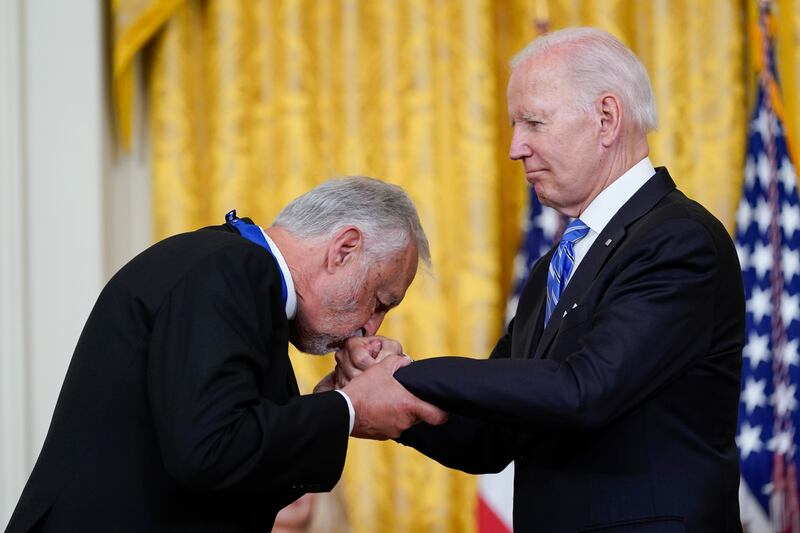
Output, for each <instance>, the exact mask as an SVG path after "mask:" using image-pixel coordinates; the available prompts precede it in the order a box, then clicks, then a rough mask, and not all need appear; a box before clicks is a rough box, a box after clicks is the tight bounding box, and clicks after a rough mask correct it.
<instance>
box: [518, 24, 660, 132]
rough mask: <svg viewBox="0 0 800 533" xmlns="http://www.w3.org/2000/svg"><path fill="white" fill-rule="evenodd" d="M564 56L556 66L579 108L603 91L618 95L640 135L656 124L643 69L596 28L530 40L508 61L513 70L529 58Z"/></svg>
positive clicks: (619, 44) (624, 48) (588, 106)
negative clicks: (552, 55) (557, 54)
mask: <svg viewBox="0 0 800 533" xmlns="http://www.w3.org/2000/svg"><path fill="white" fill-rule="evenodd" d="M547 52H558V53H563V54H564V59H563V60H562V61H561V63H560V65H561V66H562V67H563V68H564V71H565V72H566V73H567V76H569V77H570V81H571V82H572V87H573V88H574V90H575V98H576V99H577V103H578V105H579V106H580V107H582V108H584V109H586V110H588V109H591V106H592V105H593V102H594V100H595V99H596V98H597V97H598V96H600V95H601V94H602V93H604V92H610V93H612V94H614V95H616V96H618V97H619V98H620V99H621V100H622V103H623V105H624V106H625V107H626V108H627V109H628V110H629V111H630V112H631V114H632V116H633V120H634V123H635V124H636V125H637V126H639V128H641V130H642V131H643V132H644V133H647V132H649V131H652V130H654V129H655V128H656V126H657V125H658V117H657V115H656V104H655V98H654V96H653V88H652V86H651V85H650V77H649V76H648V75H647V70H646V69H645V68H644V65H642V62H641V61H639V58H638V57H636V55H635V54H634V53H633V52H632V51H631V49H630V48H628V47H627V46H625V45H624V44H622V42H620V41H619V39H617V38H616V37H614V36H613V35H611V34H610V33H607V32H605V31H603V30H598V29H596V28H580V27H579V28H566V29H563V30H559V31H555V32H553V33H548V34H546V35H543V36H541V37H539V38H537V39H536V40H534V41H532V42H531V43H530V44H529V45H528V46H526V47H525V48H524V49H523V50H522V51H520V52H519V53H518V54H517V55H516V56H514V58H513V59H512V60H511V69H512V70H514V69H516V68H517V67H518V66H519V65H520V64H521V63H522V62H524V61H525V60H526V59H528V58H529V57H532V56H535V55H540V54H544V53H547Z"/></svg>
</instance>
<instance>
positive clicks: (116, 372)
mask: <svg viewBox="0 0 800 533" xmlns="http://www.w3.org/2000/svg"><path fill="white" fill-rule="evenodd" d="M213 229H217V230H220V229H221V230H227V231H213ZM288 332H289V323H288V321H287V318H286V313H285V310H284V306H283V301H282V298H281V281H280V274H279V269H278V266H277V264H276V262H275V260H274V259H273V258H272V257H271V256H270V255H269V253H268V252H267V251H266V250H264V249H263V248H261V247H260V246H258V245H256V244H253V243H251V242H250V241H248V240H246V239H244V238H242V237H241V236H240V235H239V234H238V232H236V230H235V229H233V228H232V227H230V226H227V225H226V226H222V227H217V228H206V229H204V230H200V231H196V232H192V233H187V234H182V235H177V236H175V237H171V238H169V239H166V240H165V241H162V242H160V243H158V244H156V245H154V246H153V247H151V248H150V249H149V250H146V251H145V252H143V253H142V254H140V255H139V256H137V257H136V258H134V259H133V260H132V261H131V262H130V263H128V264H127V265H126V266H125V267H124V268H122V269H121V270H120V272H118V273H117V274H116V275H115V276H114V277H113V278H112V279H111V281H109V283H108V285H107V286H106V287H105V288H104V290H103V291H102V293H101V295H100V297H99V298H98V300H97V303H96V304H95V307H94V309H93V311H92V313H91V315H90V317H89V319H88V321H87V323H86V326H85V328H84V330H83V333H82V334H81V337H80V340H79V342H78V345H77V348H76V350H75V353H74V355H73V358H72V362H71V363H70V367H69V371H68V373H67V376H66V379H65V382H64V385H63V388H62V390H61V394H60V396H59V399H58V403H57V406H56V409H55V413H54V415H53V419H52V423H51V425H50V430H49V432H48V434H47V438H46V440H45V444H44V447H43V449H42V452H41V454H40V456H39V459H38V461H37V463H36V466H35V468H34V470H33V473H32V474H31V477H30V479H29V480H28V483H27V485H26V487H25V489H24V491H23V494H22V496H21V498H20V501H19V503H18V504H17V508H16V510H15V512H14V514H13V516H12V518H11V521H10V523H9V526H8V529H7V531H8V532H13V533H16V532H21V531H28V530H33V531H58V532H66V531H80V532H92V531H103V532H107V531H115V532H119V531H136V532H141V531H148V532H153V531H209V532H210V531H214V532H220V531H236V532H238V531H253V532H256V531H257V532H259V533H264V532H266V531H269V530H270V528H271V525H272V523H273V521H274V517H275V514H276V513H277V511H278V510H279V509H280V508H281V507H283V506H285V505H287V504H288V503H290V502H291V501H293V500H294V499H296V498H297V497H299V496H300V495H302V494H303V493H305V492H319V491H327V490H330V489H331V488H332V487H333V486H334V485H335V483H336V481H337V480H338V479H339V476H340V475H341V471H342V467H343V464H344V457H345V452H346V448H347V439H348V434H347V427H348V417H349V414H348V409H347V403H346V402H345V400H344V398H343V397H342V396H341V395H340V394H338V393H336V392H333V391H331V392H328V393H323V394H315V395H310V396H299V392H298V388H297V383H296V381H295V377H294V373H293V371H292V367H291V363H290V361H289V357H288V353H287V346H288Z"/></svg>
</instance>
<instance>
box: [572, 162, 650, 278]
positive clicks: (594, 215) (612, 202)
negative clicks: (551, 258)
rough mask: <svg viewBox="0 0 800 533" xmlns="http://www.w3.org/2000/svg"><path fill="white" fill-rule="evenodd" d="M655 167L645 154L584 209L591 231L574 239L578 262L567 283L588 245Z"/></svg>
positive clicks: (585, 221) (648, 177)
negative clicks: (579, 238)
mask: <svg viewBox="0 0 800 533" xmlns="http://www.w3.org/2000/svg"><path fill="white" fill-rule="evenodd" d="M655 173H656V169H655V168H653V163H651V162H650V158H649V157H645V158H644V159H642V160H641V161H639V162H638V163H636V164H635V165H633V166H632V167H631V168H630V169H629V170H628V171H627V172H625V173H624V174H623V175H622V176H620V177H619V178H617V179H616V180H615V181H614V182H613V183H612V184H611V185H609V186H608V187H606V188H605V189H604V190H603V191H602V192H601V193H600V194H598V195H597V197H596V198H595V199H594V200H592V203H590V204H589V205H588V207H586V209H584V211H583V213H581V215H580V217H578V218H580V219H581V221H582V222H583V223H584V224H586V225H587V226H589V233H587V234H586V237H584V238H583V239H581V240H579V241H578V242H576V243H575V246H574V247H573V250H574V251H575V262H574V263H573V265H572V272H570V274H569V278H567V284H569V280H570V279H572V275H573V274H574V273H575V271H576V270H578V265H580V263H581V261H582V260H583V258H584V257H585V256H586V253H587V252H588V251H589V248H591V247H592V244H594V241H595V239H597V236H598V235H600V233H601V232H602V231H603V230H604V229H605V227H606V225H607V224H608V222H609V221H610V220H611V219H612V218H613V217H614V215H616V214H617V211H619V210H620V208H621V207H622V206H623V205H625V202H627V201H628V200H630V199H631V197H632V196H633V195H634V194H636V191H638V190H639V189H641V188H642V186H643V185H644V184H645V183H647V180H649V179H650V178H652V177H653V175H654V174H655Z"/></svg>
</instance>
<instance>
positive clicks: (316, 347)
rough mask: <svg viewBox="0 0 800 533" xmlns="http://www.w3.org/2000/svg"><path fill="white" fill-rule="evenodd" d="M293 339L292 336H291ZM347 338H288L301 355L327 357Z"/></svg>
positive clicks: (330, 336) (322, 336)
mask: <svg viewBox="0 0 800 533" xmlns="http://www.w3.org/2000/svg"><path fill="white" fill-rule="evenodd" d="M293 337H294V336H293ZM346 339H347V338H346V337H344V338H341V337H334V336H332V335H319V336H314V337H310V338H309V337H297V338H290V339H289V340H290V341H291V343H292V344H294V346H295V348H297V349H298V350H300V351H301V352H303V353H307V354H310V355H328V354H329V353H331V352H335V351H336V350H338V349H339V348H341V347H342V346H343V345H344V341H345V340H346Z"/></svg>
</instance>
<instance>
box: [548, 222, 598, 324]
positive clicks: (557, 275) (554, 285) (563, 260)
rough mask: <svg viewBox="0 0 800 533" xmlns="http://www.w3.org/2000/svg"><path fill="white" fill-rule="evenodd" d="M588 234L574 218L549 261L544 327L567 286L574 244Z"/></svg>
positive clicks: (587, 230)
mask: <svg viewBox="0 0 800 533" xmlns="http://www.w3.org/2000/svg"><path fill="white" fill-rule="evenodd" d="M587 233H589V226H587V225H586V224H584V223H583V222H581V220H580V219H579V218H576V219H575V220H573V221H572V222H570V223H569V226H567V229H566V230H565V231H564V235H563V236H562V237H561V242H559V243H558V248H557V249H556V251H555V253H554V254H553V257H552V259H550V269H549V270H548V271H547V308H546V309H545V314H544V325H545V326H546V325H547V323H548V322H549V321H550V315H551V314H553V311H554V310H555V308H556V304H558V299H559V298H560V297H561V293H562V292H564V287H566V286H567V280H568V279H569V274H570V272H572V265H573V264H575V250H574V249H573V247H574V246H575V243H576V242H578V241H579V240H581V239H583V238H584V237H586V234H587Z"/></svg>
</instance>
